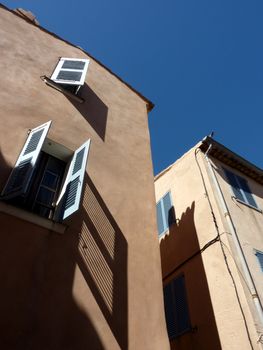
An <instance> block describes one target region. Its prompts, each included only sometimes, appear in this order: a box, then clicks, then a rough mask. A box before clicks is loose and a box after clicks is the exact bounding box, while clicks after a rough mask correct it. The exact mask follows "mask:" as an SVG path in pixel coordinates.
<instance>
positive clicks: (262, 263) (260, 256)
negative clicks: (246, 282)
mask: <svg viewBox="0 0 263 350" xmlns="http://www.w3.org/2000/svg"><path fill="white" fill-rule="evenodd" d="M255 254H256V257H257V258H258V262H259V266H260V268H261V271H262V272H263V252H260V251H258V250H256V253H255Z"/></svg>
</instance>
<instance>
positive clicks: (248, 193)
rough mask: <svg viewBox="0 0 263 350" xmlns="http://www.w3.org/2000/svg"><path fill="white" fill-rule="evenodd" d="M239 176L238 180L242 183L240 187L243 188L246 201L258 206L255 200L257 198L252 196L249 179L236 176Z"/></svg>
mask: <svg viewBox="0 0 263 350" xmlns="http://www.w3.org/2000/svg"><path fill="white" fill-rule="evenodd" d="M236 177H237V181H238V182H239V184H240V188H241V189H242V190H243V192H244V198H245V201H246V202H247V203H248V204H249V205H252V207H255V208H257V203H256V201H255V199H254V198H253V196H252V193H251V191H250V188H249V186H248V183H247V180H245V179H243V178H242V177H240V176H238V175H237V176H236Z"/></svg>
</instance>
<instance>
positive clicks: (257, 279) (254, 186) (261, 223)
mask: <svg viewBox="0 0 263 350" xmlns="http://www.w3.org/2000/svg"><path fill="white" fill-rule="evenodd" d="M212 161H213V164H214V169H215V171H216V175H217V179H218V181H219V184H220V187H221V189H222V191H223V195H224V199H225V201H226V204H227V208H228V210H229V213H230V215H231V218H232V220H233V223H234V227H235V229H236V232H237V236H238V239H239V241H240V244H241V247H242V250H243V253H244V256H245V258H246V261H247V264H248V267H249V271H250V273H251V275H252V278H253V280H254V283H255V286H256V289H257V293H258V295H259V297H260V301H261V304H262V303H263V279H262V276H263V274H262V270H261V268H260V264H259V262H258V259H257V257H256V255H255V252H256V250H259V251H261V252H262V251H263V235H262V230H263V229H262V228H263V214H262V212H261V210H262V208H263V187H262V185H261V184H259V183H257V182H256V181H255V180H253V179H251V178H249V177H247V176H246V175H245V174H243V173H241V172H240V171H238V170H237V169H233V168H231V167H229V166H227V165H226V164H223V163H222V162H220V161H218V160H216V159H212ZM224 169H227V170H230V171H231V172H232V173H234V174H236V175H238V176H241V177H242V178H244V179H246V180H247V183H248V186H249V188H250V190H251V193H252V195H253V197H254V199H255V201H256V204H257V206H258V210H257V209H255V208H251V207H249V206H247V205H246V204H244V203H241V202H239V201H237V200H235V198H234V193H233V191H232V188H231V186H230V184H229V183H228V180H227V178H226V175H225V173H224ZM229 243H230V246H231V249H232V251H233V255H235V256H236V248H235V246H234V244H233V242H232V239H231V237H230V236H229ZM236 260H237V263H238V264H239V267H240V271H242V269H241V266H240V263H239V261H238V258H237V257H236ZM241 276H242V277H241V281H243V282H244V280H245V278H244V277H243V272H241ZM243 287H244V290H245V292H246V294H247V298H248V300H249V301H250V305H251V310H252V312H253V314H254V317H255V322H256V326H257V329H258V331H259V332H262V331H263V329H262V327H260V324H258V320H257V314H256V312H255V310H254V305H253V303H252V298H251V296H250V293H249V290H248V288H247V285H246V283H243Z"/></svg>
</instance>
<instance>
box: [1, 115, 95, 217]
mask: <svg viewBox="0 0 263 350" xmlns="http://www.w3.org/2000/svg"><path fill="white" fill-rule="evenodd" d="M50 125H51V121H50V122H48V123H45V124H43V125H40V126H38V127H37V128H34V129H32V130H31V131H30V134H29V135H28V137H27V140H26V142H25V144H24V147H23V148H22V151H21V153H20V155H19V157H18V160H17V162H16V164H15V166H14V168H13V170H12V172H11V174H10V176H9V178H8V180H7V183H6V185H5V187H4V189H3V191H2V194H1V198H2V199H3V200H6V201H8V202H9V203H11V204H13V205H16V206H19V207H22V208H24V209H26V210H29V211H32V212H34V213H37V214H39V215H41V216H43V217H46V218H49V219H52V220H55V221H62V220H64V219H66V218H67V217H68V216H70V215H71V214H72V213H74V212H75V211H76V210H78V208H79V204H80V197H81V190H82V185H83V179H84V175H85V171H86V163H87V159H88V152H89V147H90V140H88V141H86V142H85V143H84V144H83V145H81V146H80V147H79V148H78V149H77V150H76V151H75V152H72V151H69V150H68V149H67V148H66V147H64V146H62V145H60V144H57V143H56V142H54V141H52V140H49V139H48V138H47V133H48V130H49V128H50Z"/></svg>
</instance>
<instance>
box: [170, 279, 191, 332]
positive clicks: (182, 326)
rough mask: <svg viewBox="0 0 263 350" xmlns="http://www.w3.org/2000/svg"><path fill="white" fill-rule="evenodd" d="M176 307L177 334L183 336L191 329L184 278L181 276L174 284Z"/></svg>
mask: <svg viewBox="0 0 263 350" xmlns="http://www.w3.org/2000/svg"><path fill="white" fill-rule="evenodd" d="M173 290H174V305H175V310H176V333H177V334H181V333H182V332H185V331H186V330H188V329H190V318H189V312H188V305H187V299H186V290H185V281H184V276H179V277H178V278H176V279H175V280H174V282H173Z"/></svg>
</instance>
